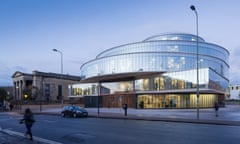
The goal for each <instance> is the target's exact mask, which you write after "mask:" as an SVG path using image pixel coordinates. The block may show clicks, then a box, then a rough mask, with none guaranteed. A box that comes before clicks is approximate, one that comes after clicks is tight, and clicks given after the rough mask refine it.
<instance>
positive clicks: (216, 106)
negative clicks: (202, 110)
mask: <svg viewBox="0 0 240 144" xmlns="http://www.w3.org/2000/svg"><path fill="white" fill-rule="evenodd" d="M214 108H215V114H216V117H218V109H219V105H218V103H217V102H215V104H214Z"/></svg>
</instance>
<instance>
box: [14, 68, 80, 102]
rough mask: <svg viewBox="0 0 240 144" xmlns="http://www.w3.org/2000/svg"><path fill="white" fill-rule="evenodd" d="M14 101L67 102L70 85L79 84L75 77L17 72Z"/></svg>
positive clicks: (78, 79)
mask: <svg viewBox="0 0 240 144" xmlns="http://www.w3.org/2000/svg"><path fill="white" fill-rule="evenodd" d="M12 80H13V84H14V88H13V89H14V90H13V99H14V100H26V99H28V100H42V101H60V100H67V99H68V97H67V96H68V95H69V85H71V84H75V83H79V81H80V77H79V76H73V75H65V74H57V73H47V72H39V71H33V72H32V74H28V73H23V72H19V71H16V72H15V73H14V74H13V75H12Z"/></svg>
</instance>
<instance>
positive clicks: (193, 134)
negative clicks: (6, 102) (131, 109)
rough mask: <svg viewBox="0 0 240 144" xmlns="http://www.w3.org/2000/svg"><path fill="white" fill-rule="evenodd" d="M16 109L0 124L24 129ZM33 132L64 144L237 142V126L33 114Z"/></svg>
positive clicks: (3, 116) (239, 130)
mask: <svg viewBox="0 0 240 144" xmlns="http://www.w3.org/2000/svg"><path fill="white" fill-rule="evenodd" d="M21 117H22V116H21V115H19V114H17V113H12V114H8V113H0V127H2V128H3V129H10V130H12V131H16V132H22V133H23V132H24V125H20V124H19V123H18V120H19V119H20V118H21ZM35 118H36V121H37V122H36V123H35V124H34V126H33V134H34V136H37V137H41V138H44V139H49V140H52V141H56V142H60V143H64V144H65V143H66V144H79V143H81V144H103V143H104V144H135V143H136V144H160V143H161V144H203V143H204V144H215V143H217V144H238V143H239V141H240V136H239V134H240V127H239V126H224V125H206V124H191V123H173V122H160V121H142V120H120V119H119V120H118V119H99V118H61V117H60V116H53V115H35Z"/></svg>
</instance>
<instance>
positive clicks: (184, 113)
mask: <svg viewBox="0 0 240 144" xmlns="http://www.w3.org/2000/svg"><path fill="white" fill-rule="evenodd" d="M31 109H32V110H33V112H34V113H35V114H45V115H46V114H48V115H59V116H60V112H61V109H62V108H61V106H57V107H50V108H49V107H44V106H41V108H39V107H38V106H37V107H33V108H31ZM86 109H87V111H88V113H89V117H95V118H107V119H128V120H145V121H166V122H182V123H196V124H214V125H231V126H240V105H226V106H225V107H224V108H220V109H219V112H218V116H217V117H216V115H215V110H214V109H211V108H210V109H199V117H198V118H197V110H196V109H132V108H129V109H128V110H127V114H125V111H124V110H123V109H122V108H99V109H98V108H86ZM14 112H17V113H22V110H15V111H14ZM0 144H59V143H57V142H54V141H50V140H46V139H43V138H39V137H34V140H33V141H30V140H29V139H28V138H26V137H25V136H24V135H23V134H22V133H18V132H14V131H11V130H6V129H1V127H0Z"/></svg>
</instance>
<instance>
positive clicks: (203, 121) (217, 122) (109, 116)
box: [35, 112, 240, 126]
mask: <svg viewBox="0 0 240 144" xmlns="http://www.w3.org/2000/svg"><path fill="white" fill-rule="evenodd" d="M35 114H39V115H56V116H60V114H58V113H49V112H37V113H35ZM88 117H92V118H102V119H123V120H143V121H163V122H179V123H194V124H211V125H228V126H240V122H239V121H224V120H208V119H198V120H197V119H182V118H159V117H140V116H135V115H128V116H123V115H121V116H120V115H119V116H116V115H112V114H100V115H97V114H89V115H88Z"/></svg>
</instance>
